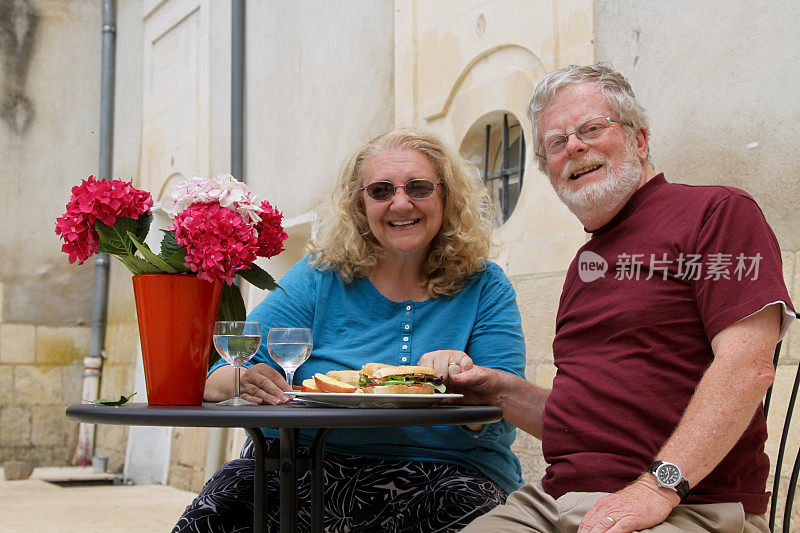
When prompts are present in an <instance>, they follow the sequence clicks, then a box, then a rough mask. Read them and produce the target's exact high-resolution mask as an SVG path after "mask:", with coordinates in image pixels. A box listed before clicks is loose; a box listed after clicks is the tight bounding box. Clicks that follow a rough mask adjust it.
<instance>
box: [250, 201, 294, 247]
mask: <svg viewBox="0 0 800 533" xmlns="http://www.w3.org/2000/svg"><path fill="white" fill-rule="evenodd" d="M260 215H261V221H260V222H258V223H257V224H256V231H257V232H258V252H257V253H258V256H259V257H266V258H267V259H269V258H270V257H273V256H276V255H278V254H279V253H281V252H282V251H283V250H285V248H284V247H283V241H285V240H286V239H288V238H289V236H288V235H287V234H286V232H285V231H284V229H283V226H282V225H281V221H282V220H283V214H282V213H281V212H280V211H278V210H277V209H275V208H274V207H272V206H271V205H270V203H269V202H267V201H266V200H264V201H263V202H261V214H260Z"/></svg>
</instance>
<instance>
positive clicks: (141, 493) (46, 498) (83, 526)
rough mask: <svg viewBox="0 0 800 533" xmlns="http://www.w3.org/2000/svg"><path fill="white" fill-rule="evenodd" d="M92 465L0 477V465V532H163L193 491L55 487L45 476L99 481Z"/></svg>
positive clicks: (143, 487) (156, 487)
mask: <svg viewBox="0 0 800 533" xmlns="http://www.w3.org/2000/svg"><path fill="white" fill-rule="evenodd" d="M102 477H104V476H103V475H97V474H94V473H93V471H92V467H66V468H51V467H47V468H36V469H34V472H33V475H32V476H31V478H30V479H25V480H15V481H6V480H5V478H4V477H3V475H2V469H0V531H2V532H3V533H17V532H19V533H22V532H25V533H28V532H32V531H36V532H37V533H39V532H41V533H74V532H80V533H94V532H97V533H101V532H102V533H108V532H115V533H117V532H119V533H128V532H130V533H134V532H136V533H139V532H141V531H152V532H154V533H155V532H161V531H164V532H169V531H170V530H171V529H172V526H174V525H175V522H176V521H177V519H178V517H179V516H180V514H181V512H183V509H184V508H185V507H186V506H187V505H188V504H189V502H191V501H192V498H194V493H191V492H187V491H183V490H178V489H175V488H173V487H167V486H164V485H100V486H81V485H80V484H79V483H76V484H74V485H72V486H59V485H56V484H53V483H50V482H48V481H45V480H46V479H50V480H64V479H72V480H81V479H99V478H102Z"/></svg>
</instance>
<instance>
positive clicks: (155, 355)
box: [133, 274, 223, 405]
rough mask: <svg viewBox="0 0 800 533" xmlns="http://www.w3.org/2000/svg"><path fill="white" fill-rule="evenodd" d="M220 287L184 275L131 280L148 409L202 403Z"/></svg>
mask: <svg viewBox="0 0 800 533" xmlns="http://www.w3.org/2000/svg"><path fill="white" fill-rule="evenodd" d="M222 283H223V282H222V280H217V281H215V282H213V283H212V282H209V281H203V280H200V279H198V278H197V276H190V275H183V274H139V275H137V276H133V294H134V297H135V298H136V314H137V315H138V318H139V339H140V342H141V344H142V358H143V360H144V379H145V383H146V384H147V402H148V403H149V404H150V405H200V404H201V403H203V390H204V388H205V383H206V372H207V371H208V357H209V354H210V352H211V335H212V330H213V328H214V321H215V320H216V319H217V310H218V308H219V301H220V297H221V296H222Z"/></svg>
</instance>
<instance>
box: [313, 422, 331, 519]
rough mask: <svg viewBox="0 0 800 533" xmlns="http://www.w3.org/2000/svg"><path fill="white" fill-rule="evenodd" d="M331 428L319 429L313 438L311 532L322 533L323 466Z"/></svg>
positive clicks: (323, 511)
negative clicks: (326, 443)
mask: <svg viewBox="0 0 800 533" xmlns="http://www.w3.org/2000/svg"><path fill="white" fill-rule="evenodd" d="M331 433H333V428H327V429H320V430H319V431H317V434H316V436H315V437H314V446H313V447H312V451H313V455H312V456H311V531H312V533H322V531H323V523H324V521H325V492H324V490H323V486H322V481H323V473H324V470H323V464H322V460H323V459H324V457H325V442H326V441H327V440H328V437H329V436H330V434H331Z"/></svg>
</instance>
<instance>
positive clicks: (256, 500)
mask: <svg viewBox="0 0 800 533" xmlns="http://www.w3.org/2000/svg"><path fill="white" fill-rule="evenodd" d="M244 430H245V431H246V432H247V434H248V435H250V438H251V439H252V440H253V456H254V457H255V460H256V470H255V474H254V478H253V533H263V531H264V525H265V521H264V510H265V509H266V508H267V501H266V494H267V478H266V476H265V475H264V444H265V441H264V434H263V433H261V430H260V429H258V428H244Z"/></svg>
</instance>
